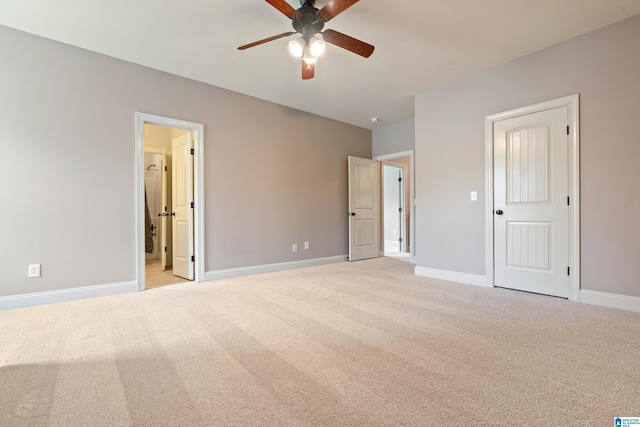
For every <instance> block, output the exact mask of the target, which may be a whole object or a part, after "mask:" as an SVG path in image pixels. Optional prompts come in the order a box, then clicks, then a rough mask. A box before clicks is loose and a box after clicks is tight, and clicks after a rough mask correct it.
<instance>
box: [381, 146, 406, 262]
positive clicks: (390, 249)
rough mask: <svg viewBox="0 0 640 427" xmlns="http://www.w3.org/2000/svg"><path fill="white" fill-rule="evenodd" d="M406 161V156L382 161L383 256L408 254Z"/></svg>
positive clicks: (404, 255)
mask: <svg viewBox="0 0 640 427" xmlns="http://www.w3.org/2000/svg"><path fill="white" fill-rule="evenodd" d="M404 162H406V163H404ZM408 162H409V158H408V157H405V158H401V159H396V160H395V161H391V160H386V161H384V162H382V197H381V200H382V217H383V218H384V220H383V222H382V227H383V228H382V235H383V240H384V255H385V256H393V257H408V256H409V247H410V240H409V238H408V233H407V231H408V227H407V223H408V216H409V215H408V212H409V209H408V208H407V203H406V200H407V199H408V197H407V196H408V194H407V193H408V188H407V185H406V183H407V169H408Z"/></svg>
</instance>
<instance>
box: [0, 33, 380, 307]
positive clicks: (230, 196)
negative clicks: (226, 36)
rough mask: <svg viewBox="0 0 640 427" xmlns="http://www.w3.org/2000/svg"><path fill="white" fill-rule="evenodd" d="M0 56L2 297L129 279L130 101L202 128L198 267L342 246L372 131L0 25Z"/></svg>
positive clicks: (319, 253) (134, 107)
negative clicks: (32, 275) (36, 269)
mask: <svg viewBox="0 0 640 427" xmlns="http://www.w3.org/2000/svg"><path fill="white" fill-rule="evenodd" d="M0 53H1V55H2V66H1V67H0V94H1V99H0V144H1V147H2V158H3V159H4V161H3V162H2V164H3V166H2V167H1V168H0V199H1V200H2V210H3V213H2V218H3V221H2V223H1V224H0V235H2V239H3V244H2V246H1V247H0V260H1V263H2V264H1V268H0V296H7V295H16V294H26V293H31V292H39V291H51V290H57V289H65V288H74V287H81V286H90V285H98V284H110V283H119V282H127V281H133V280H135V255H136V246H135V223H136V218H135V207H134V203H135V192H134V182H135V180H134V171H135V169H134V168H135V165H134V155H135V141H134V139H135V134H134V113H135V112H136V111H139V112H145V113H150V114H156V115H160V116H166V117H172V118H177V119H182V120H187V121H192V122H197V123H203V124H204V125H205V159H204V162H205V198H206V206H205V217H206V219H205V227H206V237H205V248H206V257H207V258H206V261H205V270H206V271H212V270H217V269H225V268H233V267H242V266H251V265H260V264H268V263H275V262H286V261H294V260H299V259H312V258H322V257H329V256H339V255H345V254H346V253H347V252H348V251H347V243H348V236H347V228H348V222H347V221H348V218H347V215H346V212H347V210H348V209H347V156H349V155H353V156H359V157H368V158H370V157H371V143H372V141H371V138H372V136H371V131H369V130H366V129H361V128H357V127H354V126H351V125H347V124H344V123H340V122H336V121H333V120H329V119H325V118H321V117H318V116H314V115H311V114H307V113H303V112H300V111H296V110H292V109H289V108H285V107H282V106H279V105H276V104H272V103H268V102H265V101H261V100H258V99H255V98H251V97H247V96H244V95H240V94H237V93H233V92H230V91H227V90H224V89H220V88H216V87H213V86H210V85H206V84H203V83H198V82H195V81H192V80H188V79H184V78H181V77H177V76H174V75H170V74H166V73H163V72H159V71H156V70H151V69H149V68H145V67H141V66H137V65H134V64H131V63H127V62H124V61H120V60H116V59H113V58H110V57H107V56H103V55H99V54H95V53H92V52H88V51H85V50H82V49H78V48H74V47H71V46H67V45H64V44H61V43H57V42H53V41H50V40H46V39H42V38H39V37H36V36H32V35H29V34H25V33H22V32H19V31H15V30H12V29H9V28H6V27H1V26H0ZM310 129H312V130H313V132H309V130H310ZM305 240H308V241H310V242H311V249H310V250H308V251H304V250H301V251H299V252H297V253H295V254H294V253H292V252H291V243H294V242H297V243H298V244H299V245H301V244H302V242H303V241H305ZM30 263H41V264H42V277H41V278H38V279H27V265H28V264H30Z"/></svg>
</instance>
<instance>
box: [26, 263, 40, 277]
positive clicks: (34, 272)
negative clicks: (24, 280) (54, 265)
mask: <svg viewBox="0 0 640 427" xmlns="http://www.w3.org/2000/svg"><path fill="white" fill-rule="evenodd" d="M28 277H40V264H29V276H28Z"/></svg>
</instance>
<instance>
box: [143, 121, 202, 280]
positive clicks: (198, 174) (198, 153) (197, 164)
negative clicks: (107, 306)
mask: <svg viewBox="0 0 640 427" xmlns="http://www.w3.org/2000/svg"><path fill="white" fill-rule="evenodd" d="M135 117H136V118H135V121H136V156H135V159H136V174H135V175H136V188H137V191H136V192H135V194H136V196H135V197H136V200H135V203H136V210H135V211H136V222H135V224H136V280H137V283H138V291H143V290H145V259H144V216H143V215H142V213H143V212H144V125H145V124H151V125H159V126H165V127H170V128H178V129H184V130H187V131H190V132H193V138H194V148H195V153H194V159H193V168H194V169H193V184H194V187H193V195H194V202H195V209H194V250H195V265H194V271H195V281H196V282H202V281H204V259H205V252H204V125H203V124H200V123H192V122H187V121H184V120H178V119H172V118H168V117H162V116H156V115H153V114H147V113H138V112H136V116H135Z"/></svg>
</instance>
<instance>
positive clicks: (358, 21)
mask: <svg viewBox="0 0 640 427" xmlns="http://www.w3.org/2000/svg"><path fill="white" fill-rule="evenodd" d="M288 3H289V4H291V5H292V6H293V7H294V8H298V7H300V3H299V1H298V0H288ZM327 3H328V0H317V2H316V7H317V8H322V7H323V6H324V5H325V4H327ZM638 13H640V0H535V1H534V0H482V1H480V0H446V1H443V0H422V1H419V0H414V1H389V0H362V1H360V2H359V3H357V4H355V5H354V6H352V7H351V8H350V9H347V10H346V11H345V12H343V13H342V14H341V15H339V16H337V17H336V18H334V19H333V20H331V22H329V23H328V24H327V25H326V26H325V29H326V28H331V29H334V30H337V31H340V32H342V33H346V34H348V35H350V36H352V37H355V38H358V39H360V40H363V41H365V42H367V43H370V44H372V45H374V46H375V47H376V50H375V52H374V53H373V55H372V56H371V57H370V58H368V59H365V58H362V57H360V56H358V55H355V54H353V53H350V52H348V51H346V50H343V49H341V48H338V47H336V46H332V45H328V47H327V51H326V52H325V54H324V55H323V56H322V57H321V58H320V59H319V60H318V63H317V64H316V72H315V78H314V79H312V80H309V81H303V80H302V79H301V77H300V73H301V65H300V63H299V60H297V59H295V58H293V57H291V56H290V54H289V53H288V50H287V43H288V41H289V40H290V39H293V38H294V37H295V36H292V37H291V38H284V39H280V40H276V41H273V42H270V43H266V44H263V45H260V46H256V47H253V48H251V49H248V50H245V51H239V50H237V47H238V46H240V45H243V44H247V43H250V42H253V41H256V40H259V39H263V38H266V37H269V36H272V35H276V34H280V33H283V32H286V31H290V30H291V29H292V27H291V22H290V20H289V19H288V18H287V17H286V16H284V15H283V14H281V13H280V12H279V11H278V10H276V9H275V8H273V7H272V6H271V5H270V4H268V3H267V2H265V1H263V0H206V1H205V0H109V1H105V0H55V1H52V0H0V25H6V26H8V27H13V28H17V29H20V30H23V31H26V32H29V33H33V34H37V35H40V36H44V37H47V38H50V39H54V40H58V41H61V42H64V43H68V44H71V45H75V46H79V47H82V48H85V49H89V50H92V51H95V52H100V53H103V54H106V55H110V56H113V57H116V58H121V59H124V60H127V61H131V62H134V63H137V64H142V65H146V66H149V67H152V68H156V69H159V70H163V71H167V72H170V73H174V74H177V75H181V76H185V77H189V78H192V79H195V80H200V81H202V82H206V83H210V84H212V85H215V86H219V87H223V88H226V89H230V90H233V91H237V92H241V93H244V94H247V95H251V96H255V97H257V98H261V99H265V100H268V101H272V102H276V103H278V104H282V105H286V106H289V107H293V108H297V109H300V110H304V111H308V112H311V113H315V114H319V115H321V116H325V117H329V118H333V119H336V120H340V121H343V122H346V123H351V124H354V125H356V126H361V127H364V128H369V129H375V128H378V127H380V126H385V125H388V124H391V123H394V122H398V121H403V120H407V119H410V118H412V117H413V96H414V95H416V94H419V93H421V92H424V91H425V90H428V89H430V88H434V87H436V86H439V85H442V84H444V83H446V82H449V81H452V80H455V79H458V78H460V77H462V76H465V75H467V74H470V73H473V72H476V71H479V70H482V69H484V68H487V67H491V66H493V65H497V64H499V63H502V62H505V61H508V60H510V59H513V58H516V57H519V56H522V55H525V54H527V53H530V52H534V51H536V50H539V49H542V48H545V47H547V46H551V45H554V44H557V43H559V42H562V41H564V40H567V39H570V38H572V37H575V36H577V35H580V34H583V33H586V32H589V31H591V30H594V29H597V28H600V27H603V26H605V25H608V24H612V23H614V22H617V21H620V20H622V19H625V18H628V17H630V16H632V15H636V14H638ZM372 117H379V118H380V120H381V121H380V122H379V123H372V122H371V118H372Z"/></svg>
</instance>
